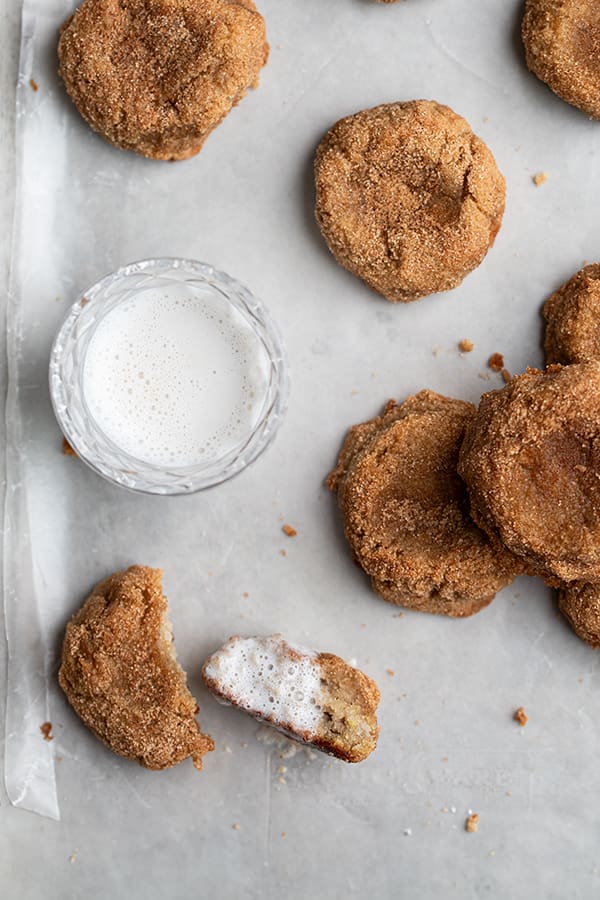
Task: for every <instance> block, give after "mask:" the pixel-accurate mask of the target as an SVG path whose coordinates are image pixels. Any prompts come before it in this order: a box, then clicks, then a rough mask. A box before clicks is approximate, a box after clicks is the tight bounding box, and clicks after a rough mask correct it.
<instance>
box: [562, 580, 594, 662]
mask: <svg viewBox="0 0 600 900" xmlns="http://www.w3.org/2000/svg"><path fill="white" fill-rule="evenodd" d="M558 606H559V609H560V611H561V613H562V614H563V616H564V617H565V619H566V620H567V622H568V623H569V625H570V626H571V628H572V629H573V631H574V632H575V634H576V635H577V636H578V637H580V638H581V640H582V641H585V642H586V644H589V645H590V647H596V648H597V647H600V584H585V583H581V582H578V583H575V584H570V585H565V586H564V587H563V588H562V590H561V591H560V593H559V597H558Z"/></svg>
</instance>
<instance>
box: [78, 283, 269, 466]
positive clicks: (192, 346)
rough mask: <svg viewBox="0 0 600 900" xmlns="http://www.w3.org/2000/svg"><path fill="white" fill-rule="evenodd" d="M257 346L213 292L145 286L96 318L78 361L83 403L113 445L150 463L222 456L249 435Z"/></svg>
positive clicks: (260, 363) (265, 367) (264, 362)
mask: <svg viewBox="0 0 600 900" xmlns="http://www.w3.org/2000/svg"><path fill="white" fill-rule="evenodd" d="M268 378H269V360H268V357H267V353H266V351H265V349H264V347H263V346H262V344H261V343H260V341H259V340H258V338H257V337H256V336H255V335H254V333H253V332H252V330H251V328H250V326H249V325H248V324H247V322H246V321H245V320H244V318H243V317H242V315H241V314H240V313H239V312H238V311H237V310H236V309H235V308H234V307H233V306H231V304H230V303H229V301H228V300H226V299H225V298H223V297H221V296H220V295H219V294H218V293H216V292H215V291H213V290H211V289H210V288H208V287H207V288H206V289H205V290H204V291H203V292H202V293H200V294H199V293H198V290H195V291H193V290H191V289H190V288H189V287H188V286H186V285H185V284H179V285H173V286H169V287H168V288H167V289H166V290H165V288H164V287H163V286H160V287H154V288H151V289H146V290H144V291H142V292H140V293H136V294H135V295H132V296H131V297H130V298H128V299H126V300H125V301H124V302H122V303H121V304H120V305H119V306H117V307H115V308H114V309H112V310H111V311H110V312H108V313H107V314H106V315H105V316H104V318H103V319H101V320H100V322H99V324H98V326H97V327H96V330H95V332H94V334H93V336H92V338H91V340H90V344H89V346H88V350H87V355H86V358H85V365H84V369H83V394H84V398H85V402H86V405H87V408H88V411H89V413H90V415H91V416H92V418H93V419H94V420H95V422H96V424H97V425H98V426H99V427H100V428H101V429H102V431H103V432H104V433H105V435H106V436H107V437H108V438H109V439H110V440H111V441H113V443H114V444H116V445H117V447H119V448H120V449H121V450H124V451H125V452H126V453H128V454H130V455H131V456H134V457H135V458H136V459H140V460H143V461H145V462H148V463H151V464H153V465H157V466H165V467H169V466H172V467H180V466H181V467H184V466H191V465H195V464H199V463H204V462H208V461H210V460H212V459H217V458H221V457H223V456H224V455H225V454H227V453H228V452H230V451H232V450H235V449H236V448H237V447H239V446H240V445H241V444H243V442H244V441H245V440H246V439H247V438H248V437H249V434H250V433H251V432H252V430H253V429H254V427H255V425H256V424H257V422H258V419H259V417H260V414H261V408H262V404H263V401H264V397H265V393H266V390H267V385H268Z"/></svg>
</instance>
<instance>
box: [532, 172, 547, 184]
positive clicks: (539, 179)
mask: <svg viewBox="0 0 600 900" xmlns="http://www.w3.org/2000/svg"><path fill="white" fill-rule="evenodd" d="M531 180H532V181H533V183H534V184H535V186H536V187H540V186H541V185H542V184H546V182H547V181H548V173H547V172H536V174H535V175H532V176H531Z"/></svg>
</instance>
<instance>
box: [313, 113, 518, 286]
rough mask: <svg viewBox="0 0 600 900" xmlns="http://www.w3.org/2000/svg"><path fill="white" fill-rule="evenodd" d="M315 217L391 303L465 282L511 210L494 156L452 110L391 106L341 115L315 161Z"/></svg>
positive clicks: (336, 249)
mask: <svg viewBox="0 0 600 900" xmlns="http://www.w3.org/2000/svg"><path fill="white" fill-rule="evenodd" d="M315 184H316V210H315V212H316V218H317V222H318V224H319V227H320V229H321V232H322V234H323V237H324V238H325V241H326V242H327V245H328V247H329V249H330V250H331V252H332V253H333V255H334V256H335V258H336V259H337V261H338V262H339V263H340V264H341V265H342V266H344V267H345V268H346V269H349V270H350V272H352V273H353V274H354V275H357V276H358V277H359V278H361V279H362V280H363V281H364V282H365V283H366V284H368V285H369V287H371V288H373V290H375V291H377V292H378V293H379V294H381V295H382V296H384V297H385V298H386V299H387V300H390V301H391V302H398V301H401V302H404V303H408V302H410V301H412V300H417V299H419V298H420V297H425V296H427V295H429V294H433V293H436V292H438V291H447V290H450V289H451V288H454V287H456V286H457V285H459V284H460V283H461V281H462V280H463V278H464V277H465V276H466V275H467V274H468V273H469V272H471V271H472V270H473V269H474V268H476V267H477V266H478V265H479V263H480V262H481V261H482V259H483V258H484V256H485V254H486V253H487V251H488V250H489V248H490V246H491V245H492V244H493V242H494V239H495V237H496V234H497V232H498V230H499V228H500V223H501V221H502V215H503V212H504V197H505V186H504V178H503V177H502V175H501V174H500V172H499V171H498V168H497V166H496V162H495V160H494V157H493V156H492V154H491V153H490V151H489V150H488V148H487V147H486V145H485V144H484V143H483V141H482V140H481V139H480V138H478V137H477V136H476V135H475V134H473V132H472V131H471V128H470V127H469V124H468V123H467V122H466V121H465V120H464V119H463V118H461V116H458V115H456V113H454V112H453V111H452V110H451V109H449V107H447V106H441V105H440V104H439V103H434V102H433V101H429V100H413V101H410V102H407V103H388V104H385V105H383V106H376V107H374V108H373V109H365V110H363V111H362V112H359V113H356V114H355V115H353V116H348V117H347V118H345V119H341V120H340V121H339V122H337V124H336V125H334V126H333V128H331V130H330V131H329V132H328V133H327V134H326V135H325V137H324V138H323V140H322V141H321V143H320V145H319V147H318V149H317V153H316V158H315Z"/></svg>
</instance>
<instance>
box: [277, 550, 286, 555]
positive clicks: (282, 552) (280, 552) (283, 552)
mask: <svg viewBox="0 0 600 900" xmlns="http://www.w3.org/2000/svg"><path fill="white" fill-rule="evenodd" d="M279 555H280V556H287V550H280V551H279Z"/></svg>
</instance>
